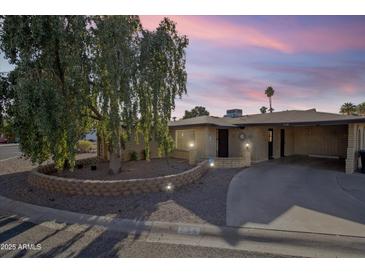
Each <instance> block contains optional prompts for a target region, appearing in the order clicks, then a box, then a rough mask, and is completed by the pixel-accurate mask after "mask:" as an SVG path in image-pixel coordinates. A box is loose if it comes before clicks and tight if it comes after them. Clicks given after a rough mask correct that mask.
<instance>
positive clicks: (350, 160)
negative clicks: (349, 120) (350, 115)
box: [346, 124, 357, 174]
mask: <svg viewBox="0 0 365 274" xmlns="http://www.w3.org/2000/svg"><path fill="white" fill-rule="evenodd" d="M355 147H356V126H355V124H349V126H348V141H347V155H346V173H347V174H352V173H354V170H355V160H356V153H357V152H356V151H355Z"/></svg>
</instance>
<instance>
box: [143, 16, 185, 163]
mask: <svg viewBox="0 0 365 274" xmlns="http://www.w3.org/2000/svg"><path fill="white" fill-rule="evenodd" d="M142 34H143V37H142V39H141V47H140V56H139V62H138V63H139V66H138V74H139V80H140V84H139V85H138V87H137V96H138V102H139V104H138V109H139V114H140V119H139V120H138V123H137V129H138V131H139V132H141V133H142V134H143V138H144V144H145V151H146V159H147V160H148V159H149V158H150V142H151V140H152V138H154V140H155V141H156V142H157V143H158V144H159V154H165V155H167V154H168V153H169V152H170V151H171V150H172V149H173V140H172V138H171V136H170V133H169V127H168V122H169V121H170V119H171V112H172V110H173V109H174V108H175V98H176V97H180V98H181V96H182V95H183V94H185V93H186V80H187V73H186V70H185V62H186V60H185V48H186V47H187V45H188V39H187V38H186V36H179V35H178V33H177V31H176V26H175V23H174V22H173V21H171V20H170V19H168V18H165V19H164V20H163V21H162V22H161V23H160V25H159V26H158V27H157V29H156V30H155V31H152V32H151V31H147V30H143V32H142Z"/></svg>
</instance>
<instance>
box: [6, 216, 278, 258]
mask: <svg viewBox="0 0 365 274" xmlns="http://www.w3.org/2000/svg"><path fill="white" fill-rule="evenodd" d="M144 240H145V239H143V237H142V236H138V235H133V234H126V233H119V232H113V231H109V230H105V229H104V228H101V227H95V226H94V227H90V226H82V225H65V224H59V223H52V222H49V223H44V224H40V225H37V224H33V223H31V222H28V221H25V220H24V219H20V218H17V217H14V216H7V215H0V257H91V258H94V257H125V258H128V257H129V258H137V257H138V258H167V257H170V258H176V257H183V258H189V257H191V258H195V257H203V258H209V257H213V258H219V257H228V258H231V257H236V258H237V257H238V258H248V257H278V256H276V255H271V254H266V253H257V252H247V251H238V250H229V249H222V248H209V247H198V246H188V245H182V244H163V243H152V242H146V241H144Z"/></svg>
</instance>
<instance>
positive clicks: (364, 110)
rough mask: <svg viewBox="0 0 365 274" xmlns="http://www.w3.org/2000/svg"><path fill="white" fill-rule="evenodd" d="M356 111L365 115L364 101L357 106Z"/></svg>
mask: <svg viewBox="0 0 365 274" xmlns="http://www.w3.org/2000/svg"><path fill="white" fill-rule="evenodd" d="M357 113H358V114H359V115H361V116H365V102H363V103H361V104H359V105H358V106H357Z"/></svg>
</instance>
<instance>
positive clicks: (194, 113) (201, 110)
mask: <svg viewBox="0 0 365 274" xmlns="http://www.w3.org/2000/svg"><path fill="white" fill-rule="evenodd" d="M205 115H209V111H207V110H206V109H205V107H202V106H196V107H194V108H193V109H191V110H190V111H189V110H185V114H184V117H183V119H188V118H193V117H198V116H205Z"/></svg>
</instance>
